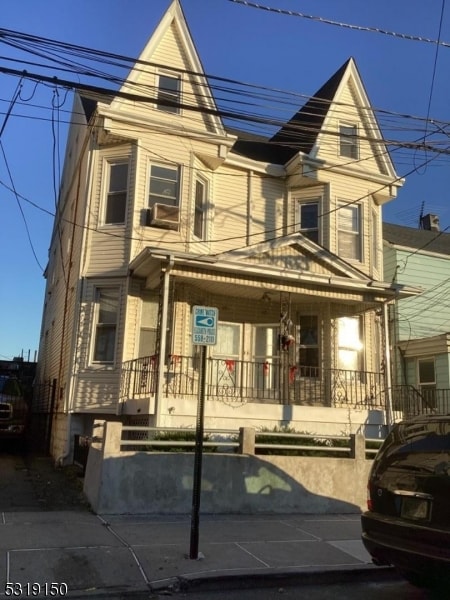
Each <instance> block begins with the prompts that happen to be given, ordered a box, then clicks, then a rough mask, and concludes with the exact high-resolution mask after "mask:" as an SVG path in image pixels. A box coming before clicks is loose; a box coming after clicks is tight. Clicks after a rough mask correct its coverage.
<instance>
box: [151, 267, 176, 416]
mask: <svg viewBox="0 0 450 600" xmlns="http://www.w3.org/2000/svg"><path fill="white" fill-rule="evenodd" d="M173 265H174V258H173V256H168V261H167V265H166V268H165V269H164V276H163V285H162V301H161V322H160V329H159V355H158V384H157V386H156V394H155V427H159V426H160V421H161V408H160V407H161V398H162V393H163V386H164V366H165V360H166V340H167V313H168V310H169V283H170V271H171V270H172V267H173Z"/></svg>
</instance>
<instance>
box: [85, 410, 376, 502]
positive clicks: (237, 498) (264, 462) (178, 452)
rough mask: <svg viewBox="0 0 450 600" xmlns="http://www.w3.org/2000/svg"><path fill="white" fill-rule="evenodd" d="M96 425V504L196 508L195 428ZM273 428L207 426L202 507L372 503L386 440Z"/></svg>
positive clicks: (88, 481) (88, 483) (92, 495)
mask: <svg viewBox="0 0 450 600" xmlns="http://www.w3.org/2000/svg"><path fill="white" fill-rule="evenodd" d="M94 431H95V436H94V439H93V441H92V443H91V447H90V449H89V457H88V463H87V468H86V474H85V479H84V491H85V494H86V496H87V498H88V500H89V501H90V503H91V505H92V508H93V510H94V511H96V512H100V513H105V514H108V513H115V514H120V513H129V514H144V513H152V514H188V513H189V512H190V510H191V502H192V485H193V463H194V456H193V449H194V445H195V442H194V439H192V438H193V436H194V433H195V432H194V431H193V429H183V430H178V429H177V430H173V429H172V430H163V431H161V430H156V429H154V428H150V427H131V426H122V424H121V423H119V422H109V423H108V422H107V423H105V422H100V421H98V422H96V428H95V430H94ZM267 433H270V432H257V431H255V430H254V429H252V428H241V429H240V430H239V431H237V430H236V431H228V430H207V431H205V448H204V456H203V461H202V464H203V469H202V485H201V490H202V493H201V507H202V512H206V513H209V512H211V513H216V514H221V513H240V514H256V513H292V512H304V513H336V512H340V513H354V512H355V511H358V510H361V509H363V508H365V505H366V485H367V478H368V474H369V470H370V467H371V463H372V461H371V460H370V458H372V456H373V454H372V453H373V452H374V448H373V447H372V448H369V446H370V444H372V443H374V442H376V443H377V444H379V443H380V442H381V440H369V441H366V440H365V439H364V437H363V436H361V435H351V436H342V437H338V438H337V437H336V436H331V437H330V436H324V437H321V436H305V435H304V434H298V435H297V434H296V436H294V435H292V434H289V433H281V432H280V433H278V432H273V433H274V435H273V436H271V435H269V436H267ZM187 434H189V435H187ZM181 435H184V439H180V436H181ZM165 436H166V437H165ZM189 436H190V439H186V437H189ZM169 437H171V438H172V439H168V438H169ZM158 438H159V439H158ZM269 438H271V439H272V442H273V443H270V442H269V441H268V439H269ZM294 440H295V441H296V442H297V443H294ZM369 442H370V444H369ZM269 444H270V448H269ZM268 451H270V454H267V452H268ZM263 453H266V454H263Z"/></svg>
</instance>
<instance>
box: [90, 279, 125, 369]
mask: <svg viewBox="0 0 450 600" xmlns="http://www.w3.org/2000/svg"><path fill="white" fill-rule="evenodd" d="M95 304H96V307H95V308H96V314H95V325H94V332H95V333H94V335H95V340H94V355H93V361H94V362H99V363H113V362H114V356H115V349H116V335H117V321H118V314H119V288H118V287H99V288H97V289H96V291H95Z"/></svg>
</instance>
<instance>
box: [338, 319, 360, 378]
mask: <svg viewBox="0 0 450 600" xmlns="http://www.w3.org/2000/svg"><path fill="white" fill-rule="evenodd" d="M337 326H338V363H339V364H338V367H339V369H343V370H345V371H359V370H360V369H361V363H362V349H363V345H362V341H361V321H360V318H359V317H341V318H340V319H338V320H337Z"/></svg>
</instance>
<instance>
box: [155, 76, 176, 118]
mask: <svg viewBox="0 0 450 600" xmlns="http://www.w3.org/2000/svg"><path fill="white" fill-rule="evenodd" d="M180 99H181V81H180V78H179V77H171V76H170V75H160V76H159V81H158V102H157V103H156V108H158V109H159V110H163V111H164V112H168V113H174V114H179V112H180V107H179V106H178V105H179V103H180ZM170 103H175V105H172V104H170Z"/></svg>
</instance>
